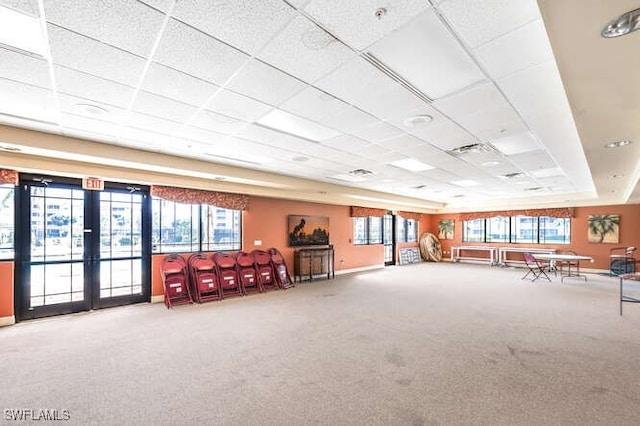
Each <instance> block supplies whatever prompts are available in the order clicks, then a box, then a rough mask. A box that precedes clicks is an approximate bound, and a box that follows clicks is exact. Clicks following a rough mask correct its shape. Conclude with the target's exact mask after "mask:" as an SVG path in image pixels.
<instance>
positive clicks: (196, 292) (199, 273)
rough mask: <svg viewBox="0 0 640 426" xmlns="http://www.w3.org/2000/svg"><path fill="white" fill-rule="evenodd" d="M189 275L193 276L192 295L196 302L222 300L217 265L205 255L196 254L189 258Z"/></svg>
mask: <svg viewBox="0 0 640 426" xmlns="http://www.w3.org/2000/svg"><path fill="white" fill-rule="evenodd" d="M188 264H189V273H190V276H191V294H192V295H193V298H194V300H195V301H196V302H198V303H202V302H207V301H209V300H218V299H221V298H222V290H221V288H220V281H219V280H218V274H217V272H216V264H215V263H214V262H213V260H212V259H211V258H209V257H207V255H205V254H204V253H194V254H192V255H191V256H190V257H189V261H188Z"/></svg>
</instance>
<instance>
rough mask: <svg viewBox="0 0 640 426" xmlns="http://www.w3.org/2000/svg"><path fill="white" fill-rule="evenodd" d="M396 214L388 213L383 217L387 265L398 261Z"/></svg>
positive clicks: (385, 261)
mask: <svg viewBox="0 0 640 426" xmlns="http://www.w3.org/2000/svg"><path fill="white" fill-rule="evenodd" d="M395 223H396V221H395V216H394V215H392V214H386V215H384V216H383V217H382V244H383V245H384V264H385V266H389V265H395V263H396V238H395V237H396V231H395Z"/></svg>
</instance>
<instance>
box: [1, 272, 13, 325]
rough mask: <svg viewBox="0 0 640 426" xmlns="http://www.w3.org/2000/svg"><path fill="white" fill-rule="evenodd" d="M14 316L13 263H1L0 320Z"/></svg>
mask: <svg viewBox="0 0 640 426" xmlns="http://www.w3.org/2000/svg"><path fill="white" fill-rule="evenodd" d="M10 316H13V261H9V262H0V318H2V317H10Z"/></svg>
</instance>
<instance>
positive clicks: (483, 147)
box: [449, 143, 494, 155]
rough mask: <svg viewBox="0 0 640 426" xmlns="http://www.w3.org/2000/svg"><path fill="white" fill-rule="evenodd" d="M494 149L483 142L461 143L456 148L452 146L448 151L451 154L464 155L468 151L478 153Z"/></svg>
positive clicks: (468, 152)
mask: <svg viewBox="0 0 640 426" xmlns="http://www.w3.org/2000/svg"><path fill="white" fill-rule="evenodd" d="M493 151H494V149H493V148H492V147H491V146H489V145H487V144H484V143H473V144H471V145H463V146H459V147H457V148H453V149H452V150H450V151H449V153H451V154H453V155H464V154H470V153H480V152H493Z"/></svg>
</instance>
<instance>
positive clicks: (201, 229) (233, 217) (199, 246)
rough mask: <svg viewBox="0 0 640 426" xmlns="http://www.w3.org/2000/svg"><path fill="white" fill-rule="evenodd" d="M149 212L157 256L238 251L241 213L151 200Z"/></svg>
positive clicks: (205, 206) (154, 249)
mask: <svg viewBox="0 0 640 426" xmlns="http://www.w3.org/2000/svg"><path fill="white" fill-rule="evenodd" d="M152 211H153V222H152V238H153V251H154V252H156V253H171V252H182V253H189V252H197V251H222V250H239V249H240V246H241V238H240V228H241V217H242V215H241V211H240V210H228V209H221V208H218V207H215V206H209V205H204V204H203V205H198V204H184V203H176V202H174V201H168V200H163V199H161V198H154V199H153V201H152Z"/></svg>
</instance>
